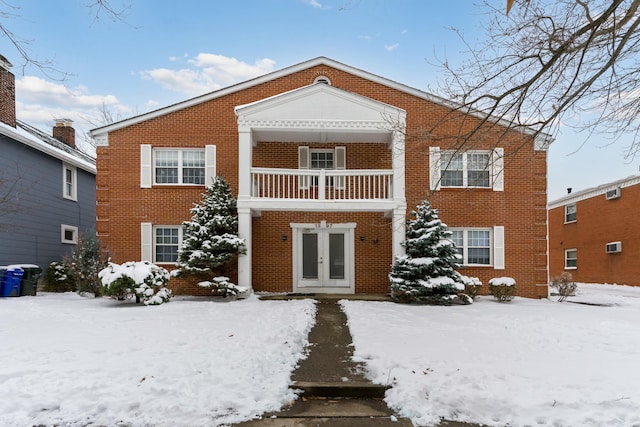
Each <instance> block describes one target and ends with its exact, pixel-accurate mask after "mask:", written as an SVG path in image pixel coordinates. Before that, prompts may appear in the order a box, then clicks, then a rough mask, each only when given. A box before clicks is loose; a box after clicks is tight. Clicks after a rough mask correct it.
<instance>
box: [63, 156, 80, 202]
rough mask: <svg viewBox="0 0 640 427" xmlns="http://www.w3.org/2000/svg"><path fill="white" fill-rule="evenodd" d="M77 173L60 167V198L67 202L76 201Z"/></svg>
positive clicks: (68, 167)
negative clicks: (67, 200)
mask: <svg viewBox="0 0 640 427" xmlns="http://www.w3.org/2000/svg"><path fill="white" fill-rule="evenodd" d="M77 179H78V172H77V170H76V168H74V167H73V166H69V165H64V164H63V165H62V196H63V197H64V198H65V199H69V200H78V189H77V182H76V181H77Z"/></svg>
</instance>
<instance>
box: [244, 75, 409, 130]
mask: <svg viewBox="0 0 640 427" xmlns="http://www.w3.org/2000/svg"><path fill="white" fill-rule="evenodd" d="M236 114H237V115H238V119H239V120H249V121H274V120H277V121H286V120H295V121H309V120H312V121H318V120H322V121H360V122H384V121H387V120H388V118H389V117H393V118H395V119H398V118H399V117H405V116H406V113H405V111H404V110H402V109H400V108H397V107H394V106H391V105H389V104H385V103H382V102H379V101H376V100H374V99H371V98H367V97H364V96H361V95H358V94H355V93H352V92H347V91H344V90H342V89H338V88H336V87H333V86H330V85H328V84H323V83H316V84H313V85H310V86H305V87H303V88H300V89H296V90H293V91H290V92H285V93H283V94H280V95H276V96H273V97H270V98H266V99H263V100H260V101H257V102H254V103H252V104H247V105H243V106H239V107H236Z"/></svg>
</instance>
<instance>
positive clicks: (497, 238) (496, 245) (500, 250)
mask: <svg viewBox="0 0 640 427" xmlns="http://www.w3.org/2000/svg"><path fill="white" fill-rule="evenodd" d="M493 268H494V269H496V270H504V226H502V225H497V226H495V227H493Z"/></svg>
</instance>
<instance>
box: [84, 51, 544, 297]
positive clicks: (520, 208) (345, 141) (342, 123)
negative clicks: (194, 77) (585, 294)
mask: <svg viewBox="0 0 640 427" xmlns="http://www.w3.org/2000/svg"><path fill="white" fill-rule="evenodd" d="M482 119H483V117H482V116H480V115H479V114H473V115H470V114H462V113H460V112H457V111H455V106H454V105H453V104H452V103H451V102H449V101H447V100H444V99H441V98H438V97H436V96H433V95H431V94H428V93H425V92H422V91H420V90H417V89H414V88H411V87H408V86H405V85H402V84H400V83H397V82H394V81H391V80H388V79H385V78H382V77H380V76H377V75H374V74H371V73H368V72H366V71H363V70H360V69H357V68H353V67H351V66H348V65H345V64H342V63H339V62H336V61H334V60H331V59H328V58H324V57H320V58H316V59H312V60H309V61H306V62H303V63H300V64H298V65H294V66H291V67H288V68H285V69H282V70H280V71H276V72H273V73H270V74H267V75H264V76H261V77H258V78H255V79H252V80H249V81H246V82H243V83H240V84H236V85H234V86H230V87H227V88H224V89H221V90H218V91H215V92H212V93H208V94H205V95H202V96H199V97H196V98H193V99H189V100H186V101H184V102H181V103H178V104H175V105H171V106H169V107H166V108H162V109H159V110H156V111H153V112H150V113H146V114H143V115H140V116H137V117H133V118H131V119H127V120H124V121H121V122H118V123H113V124H110V125H107V126H104V127H101V128H98V129H94V130H93V131H92V135H93V137H94V138H95V140H96V142H97V145H98V148H97V156H98V160H97V169H98V176H97V203H98V204H97V210H98V214H97V231H98V235H99V237H100V239H101V240H102V242H103V244H104V245H105V246H106V247H107V248H108V250H109V251H110V255H111V256H112V258H113V260H114V261H116V262H124V261H128V260H140V259H143V260H150V261H153V262H155V263H158V264H160V265H165V264H166V265H165V266H166V267H167V268H168V269H171V266H172V264H171V261H173V260H175V256H176V250H177V247H178V245H179V243H180V241H181V238H182V236H181V233H182V228H181V226H180V224H181V222H182V221H184V220H187V219H189V218H190V214H189V209H190V208H191V207H192V206H193V203H196V202H198V201H199V200H200V196H201V193H203V192H204V185H205V183H208V182H210V179H211V177H213V176H215V175H216V174H219V175H222V176H223V177H224V178H225V179H226V180H227V181H228V182H229V183H230V185H231V187H232V189H233V191H234V193H235V194H236V195H237V201H238V220H239V234H240V237H243V238H245V239H246V241H247V253H246V255H243V256H240V257H239V259H238V262H237V272H236V273H234V274H235V277H234V279H237V282H236V283H238V284H239V285H243V286H252V287H253V289H254V290H256V291H273V292H320V293H321V292H329V293H362V292H376V293H385V292H387V291H388V277H387V276H388V273H389V270H390V266H391V263H392V260H393V256H394V255H398V254H401V253H403V247H402V245H401V243H402V242H403V240H404V232H405V221H406V219H407V217H408V216H409V215H410V212H411V210H412V209H413V208H414V207H415V206H416V205H418V204H419V203H420V201H421V200H423V199H425V198H428V199H429V200H430V201H431V203H432V205H433V206H434V207H435V208H437V209H439V211H440V217H441V218H442V219H443V221H444V222H445V223H447V224H448V225H449V227H450V228H451V229H452V230H453V233H454V239H455V241H456V243H457V244H458V247H459V250H460V252H461V254H462V255H463V258H464V270H463V273H464V274H466V275H469V276H477V277H479V278H480V279H481V280H482V281H483V283H487V281H488V280H489V279H490V278H492V277H496V276H511V277H514V278H515V279H516V280H517V282H518V285H519V292H520V294H521V295H523V296H527V297H534V298H535V297H538V296H546V295H547V288H546V283H547V253H546V250H547V241H546V230H547V224H546V148H547V146H548V143H549V139H548V138H543V137H540V136H538V137H534V134H533V133H532V132H529V131H527V130H526V129H524V130H522V129H521V130H510V129H508V128H507V127H504V126H502V125H500V124H495V123H492V122H491V121H486V122H483V121H482ZM482 123H485V125H483V124H482ZM477 126H480V127H481V128H482V129H483V131H482V132H478V133H476V138H475V139H474V140H473V141H467V144H466V145H465V151H461V150H459V149H458V148H459V146H460V143H461V141H462V137H461V136H460V135H462V134H463V133H465V132H469V131H470V130H472V129H474V127H477ZM172 282H173V284H172V286H173V287H174V290H176V291H178V292H185V293H195V292H197V289H196V287H195V286H193V285H190V284H187V283H185V282H177V281H173V280H172Z"/></svg>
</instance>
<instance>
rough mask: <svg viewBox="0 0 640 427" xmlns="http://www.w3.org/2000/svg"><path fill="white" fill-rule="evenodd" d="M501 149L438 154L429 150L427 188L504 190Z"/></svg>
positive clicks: (434, 149) (453, 151)
mask: <svg viewBox="0 0 640 427" xmlns="http://www.w3.org/2000/svg"><path fill="white" fill-rule="evenodd" d="M503 157H504V149H502V148H496V149H494V150H473V151H459V150H440V148H439V147H429V169H430V174H429V175H430V176H429V183H430V185H429V188H430V189H431V190H440V189H441V188H491V189H493V190H494V191H503V190H504V171H503V169H504V158H503Z"/></svg>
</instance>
